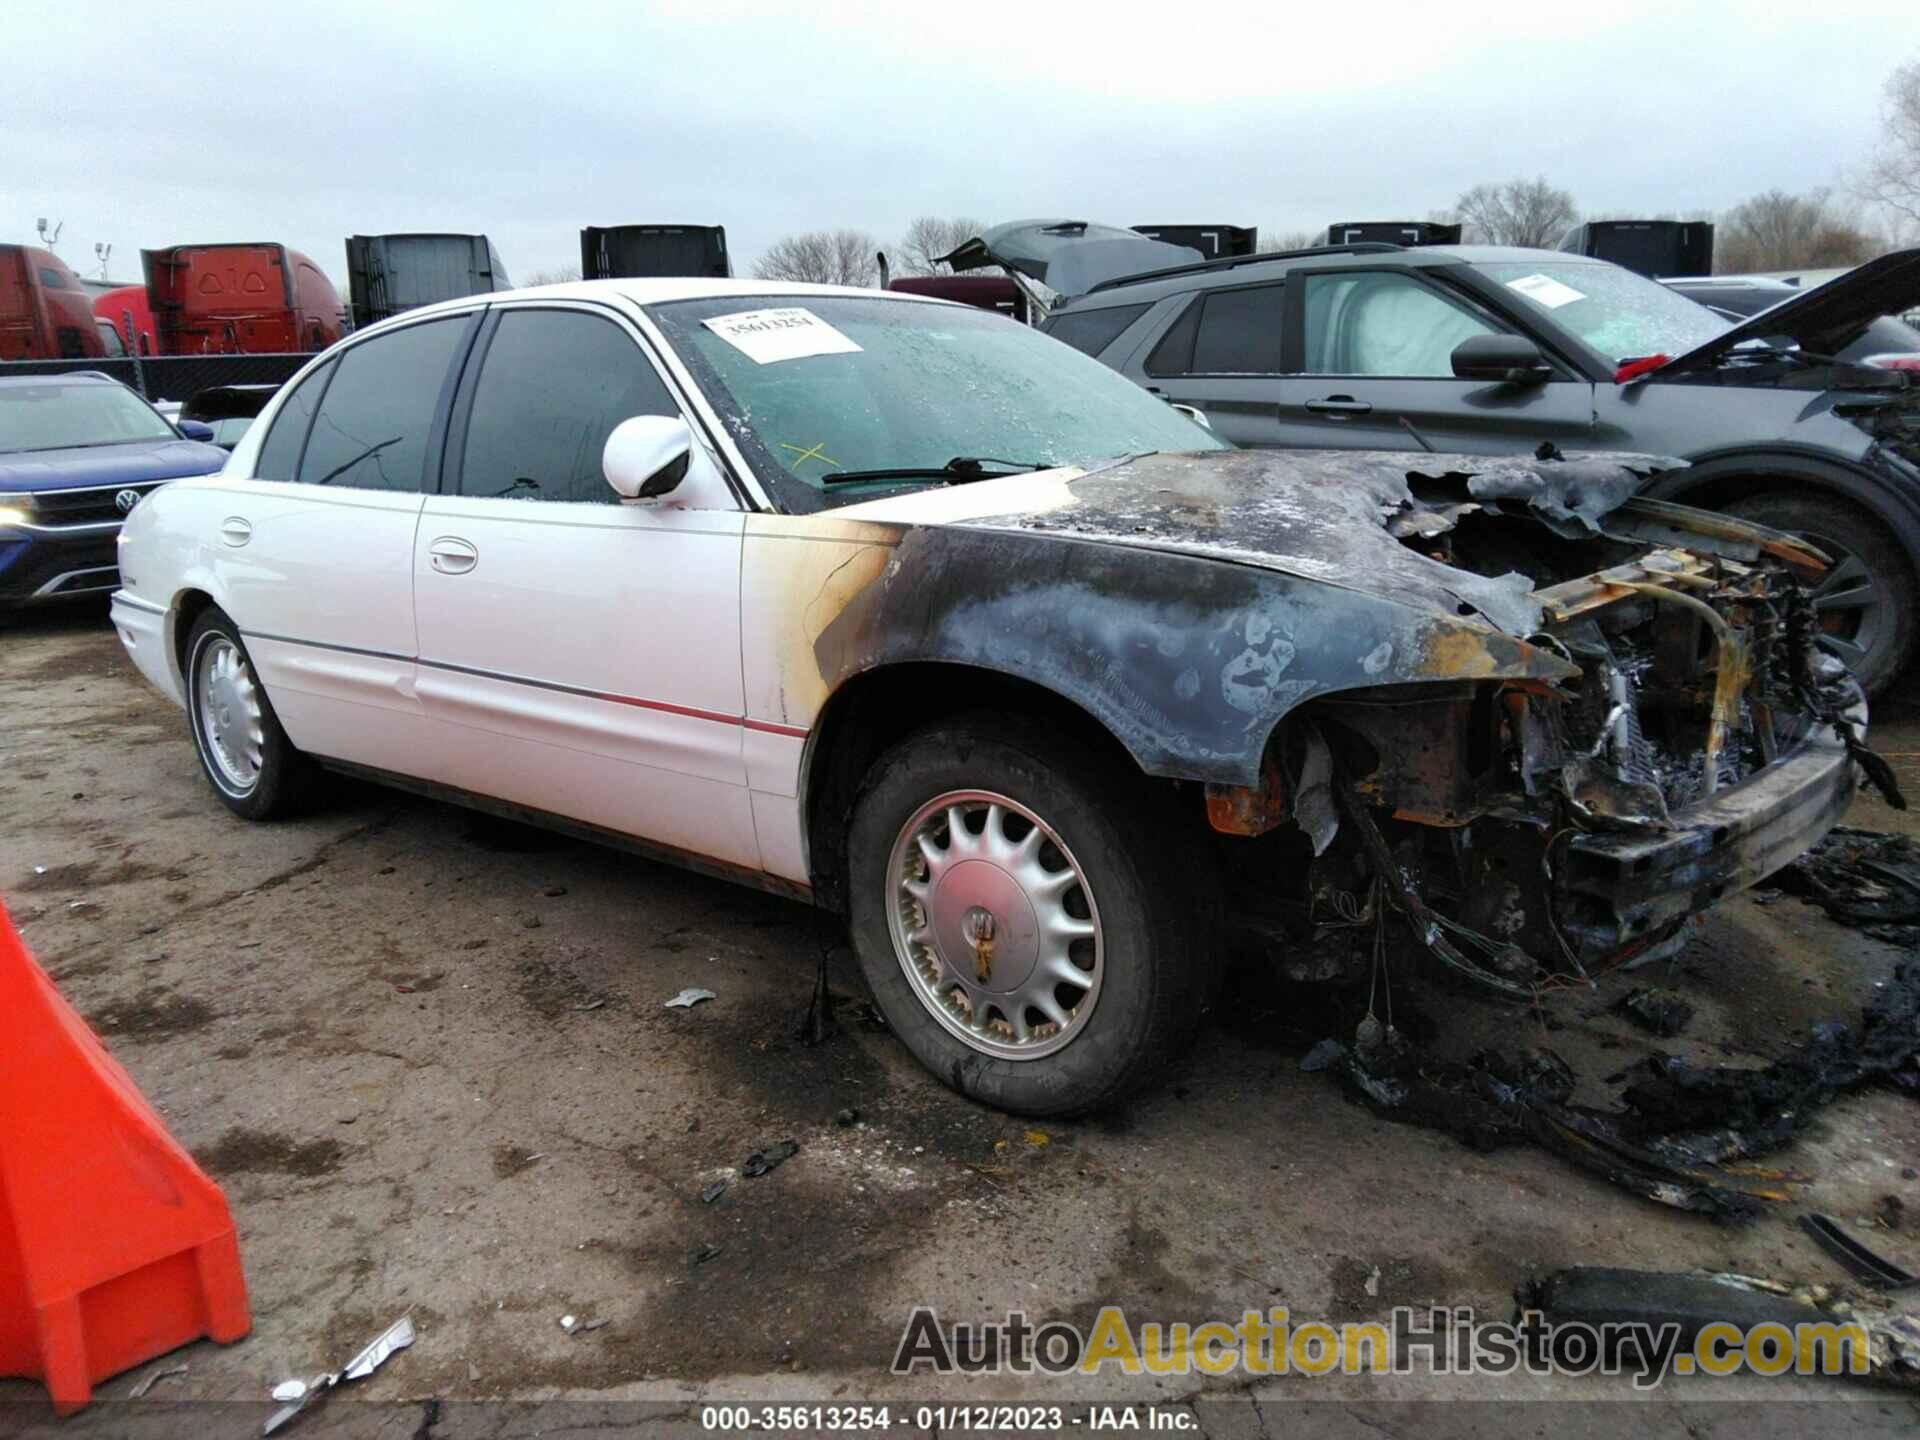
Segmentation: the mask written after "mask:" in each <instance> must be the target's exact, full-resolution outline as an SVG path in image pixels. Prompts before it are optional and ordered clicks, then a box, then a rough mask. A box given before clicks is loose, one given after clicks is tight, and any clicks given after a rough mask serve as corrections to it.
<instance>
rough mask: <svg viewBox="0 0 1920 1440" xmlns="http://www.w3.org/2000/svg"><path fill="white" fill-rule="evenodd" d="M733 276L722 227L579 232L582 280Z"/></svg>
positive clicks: (598, 228) (592, 228) (614, 227)
mask: <svg viewBox="0 0 1920 1440" xmlns="http://www.w3.org/2000/svg"><path fill="white" fill-rule="evenodd" d="M731 274H733V264H732V262H731V261H730V260H729V259H728V258H727V231H726V227H725V226H723V225H606V226H601V225H589V226H587V227H586V228H585V229H584V230H582V231H581V232H580V277H581V278H582V279H583V280H626V279H632V278H634V277H640V276H663V275H699V276H706V277H710V278H713V279H720V280H724V279H725V278H726V277H727V276H729V275H731Z"/></svg>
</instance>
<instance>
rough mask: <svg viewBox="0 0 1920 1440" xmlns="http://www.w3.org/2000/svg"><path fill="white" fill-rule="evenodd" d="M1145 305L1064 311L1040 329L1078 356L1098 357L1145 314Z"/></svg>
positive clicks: (1148, 307) (1146, 308)
mask: <svg viewBox="0 0 1920 1440" xmlns="http://www.w3.org/2000/svg"><path fill="white" fill-rule="evenodd" d="M1151 308H1152V307H1151V306H1148V305H1115V306H1112V307H1111V308H1109V309H1106V310H1066V311H1062V312H1061V313H1060V314H1058V315H1055V316H1054V317H1053V318H1052V319H1051V320H1049V321H1047V323H1046V324H1045V325H1043V326H1042V327H1041V329H1042V330H1043V331H1044V332H1045V333H1046V334H1048V335H1051V336H1053V338H1054V339H1056V340H1060V341H1064V342H1065V343H1066V344H1068V345H1071V346H1073V348H1074V349H1076V350H1078V351H1079V352H1080V353H1081V354H1082V355H1098V354H1099V353H1100V352H1101V351H1102V350H1104V349H1106V348H1107V346H1109V345H1111V344H1112V343H1113V342H1114V341H1115V340H1118V339H1119V338H1120V332H1121V331H1122V330H1125V329H1126V328H1127V327H1128V326H1129V325H1131V324H1133V322H1134V321H1136V320H1138V319H1139V318H1140V317H1141V316H1142V315H1144V314H1146V313H1147V311H1148V310H1149V309H1151Z"/></svg>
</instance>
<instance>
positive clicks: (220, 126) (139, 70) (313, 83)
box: [0, 0, 1920, 290]
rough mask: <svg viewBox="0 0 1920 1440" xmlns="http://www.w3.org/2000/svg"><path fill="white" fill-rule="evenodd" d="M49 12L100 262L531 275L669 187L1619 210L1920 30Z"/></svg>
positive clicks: (1294, 20) (50, 99) (8, 235)
mask: <svg viewBox="0 0 1920 1440" xmlns="http://www.w3.org/2000/svg"><path fill="white" fill-rule="evenodd" d="M1789 11H1790V12H1791V13H1788V12H1789ZM301 14H304V18H299V19H296V18H294V17H295V16H296V15H301ZM955 14H960V15H963V16H964V17H965V18H964V19H962V20H959V21H955V20H953V19H950V18H949V17H951V16H953V15H955ZM476 17H482V18H476ZM802 17H804V18H802ZM1002 17H1005V19H1004V20H1003V19H1002ZM23 21H24V17H23V16H15V17H13V19H12V21H11V22H10V23H9V24H8V25H7V26H6V31H7V34H8V36H9V53H10V54H11V56H12V60H13V63H10V64H8V65H7V66H6V67H5V71H6V83H5V86H4V89H3V90H0V240H17V241H31V240H32V239H33V233H34V221H35V219H36V218H37V217H39V216H47V217H49V218H50V219H58V220H63V221H64V222H65V225H66V229H65V231H64V233H63V234H62V236H61V240H60V244H59V247H58V249H59V253H60V254H61V255H62V256H63V257H64V258H65V259H66V260H67V262H68V263H69V264H70V265H72V266H73V267H74V268H75V269H76V270H81V271H83V272H84V273H87V274H89V275H91V274H93V273H95V272H96V269H97V267H96V265H95V263H94V259H93V247H94V244H95V242H96V241H109V242H111V243H112V245H113V247H114V250H113V258H112V261H111V267H110V268H111V270H112V272H113V274H114V276H115V277H124V278H128V279H135V278H138V276H139V273H140V265H139V257H138V251H139V250H140V249H141V248H142V247H149V248H150V247H158V246H162V245H169V244H179V243H184V242H206V241H220V240H279V241H284V242H285V243H287V244H290V245H292V246H294V247H295V248H296V249H300V250H304V251H305V252H307V254H309V255H311V256H312V257H313V258H314V259H315V260H317V261H318V262H319V263H320V264H321V266H322V267H323V268H325V269H326V270H327V271H328V272H329V273H330V274H332V275H333V276H334V277H335V279H336V280H338V281H344V273H345V261H344V251H343V246H342V240H343V238H344V237H345V236H347V235H349V234H354V233H365V234H375V233H382V232H390V231H407V230H450V231H479V232H484V233H486V234H488V235H490V236H491V237H492V238H493V240H494V243H495V244H496V246H497V247H498V248H499V250H500V253H501V256H502V258H503V260H504V261H505V263H506V266H507V268H508V271H509V272H510V273H511V274H513V275H514V276H516V277H517V276H522V275H527V274H531V273H532V272H534V271H537V270H543V269H549V268H553V267H557V266H561V265H565V264H569V263H577V260H578V253H579V252H578V234H579V229H580V227H581V226H582V225H586V224H621V223H631V222H639V221H667V222H682V223H688V222H691V223H701V224H714V223H718V224H723V225H725V226H726V227H727V236H728V240H729V244H730V246H731V248H732V250H733V253H734V260H735V268H736V270H738V271H740V272H741V273H745V272H746V269H747V266H748V265H749V264H750V262H751V261H752V259H753V257H754V256H756V255H757V254H758V253H759V252H760V251H761V250H762V249H763V248H765V246H766V245H767V244H768V243H770V242H771V241H773V240H774V239H777V238H778V237H779V236H780V235H782V234H785V233H787V232H789V231H793V230H801V229H813V228H831V227H838V226H842V225H847V226H854V227H857V228H860V229H864V230H868V231H871V232H872V233H873V234H874V235H876V236H878V237H879V238H880V239H881V240H883V241H890V240H892V239H894V238H895V237H897V236H898V235H899V233H900V231H901V229H902V228H903V227H904V226H905V225H906V223H907V222H908V221H909V220H910V219H912V218H913V217H914V216H915V215H919V214H923V213H940V214H969V215H974V216H978V217H980V218H982V219H985V220H987V221H989V222H991V221H997V220H1009V219H1017V218H1023V217H1027V216H1036V215H1055V216H1063V217H1074V218H1081V219H1091V220H1102V221H1108V222H1111V223H1115V224H1122V225H1131V224H1140V223H1149V222H1153V223H1169V222H1210V223H1232V224H1248V225H1252V224H1257V225H1260V226H1261V227H1263V229H1274V230H1280V231H1288V230H1307V229H1314V230H1318V229H1321V228H1323V227H1324V226H1326V225H1327V224H1328V223H1329V222H1331V221H1336V220H1364V219H1399V218H1405V217H1415V218H1417V217H1421V216H1424V215H1426V214H1427V213H1428V212H1429V211H1432V210H1435V209H1440V208H1444V207H1446V206H1448V205H1449V204H1451V202H1452V201H1453V200H1454V198H1455V197H1456V196H1457V195H1458V194H1459V193H1460V192H1461V191H1462V190H1464V189H1466V188H1467V187H1468V186H1470V185H1472V184H1474V183H1475V182H1477V181H1481V180H1499V179H1505V178H1509V177H1511V176H1514V175H1529V176H1530V175H1534V174H1545V175H1546V176H1548V177H1549V178H1550V179H1551V180H1553V181H1554V182H1555V183H1557V184H1559V185H1561V186H1563V187H1565V188H1567V189H1569V190H1571V191H1572V192H1573V194H1574V196H1575V198H1576V200H1577V201H1578V202H1579V204H1580V205H1581V207H1582V208H1583V209H1584V210H1587V211H1592V212H1601V213H1609V214H1615V215H1620V214H1632V213H1636V212H1638V213H1649V214H1650V213H1656V212H1664V211H1687V212H1690V211H1695V210H1703V209H1704V210H1718V209H1723V208H1726V207H1728V206H1731V205H1734V204H1737V203H1739V202H1740V201H1741V200H1743V199H1745V198H1746V197H1748V196H1750V195H1752V194H1755V193H1757V192H1759V191H1762V190H1766V189H1770V188H1773V187H1779V188H1783V189H1787V190H1804V189H1808V188H1811V187H1814V186H1822V185H1837V184H1839V183H1841V182H1842V181H1843V180H1844V178H1845V172H1846V171H1847V170H1848V169H1849V168H1850V167H1853V166H1856V165H1857V164H1858V163H1859V161H1860V160H1861V158H1862V157H1863V156H1864V154H1865V153H1866V151H1867V150H1868V148H1869V147H1870V146H1871V144H1872V141H1873V137H1874V135H1875V132H1876V114H1877V110H1878V105H1879V91H1880V85H1881V82H1882V80H1883V79H1884V77H1885V75H1886V72H1887V71H1888V70H1889V69H1890V68H1891V67H1892V66H1893V65H1894V64H1896V63H1898V62H1899V61H1901V60H1904V59H1907V58H1910V57H1912V56H1914V55H1916V54H1920V4H1916V3H1915V0H1897V3H1882V0H1857V3H1851V4H1849V5H1847V6H1846V7H1844V10H1843V11H1842V12H1840V13H1839V14H1836V13H1835V12H1833V11H1832V10H1830V9H1828V8H1827V7H1823V6H1816V5H1810V4H1803V5H1794V6H1791V7H1781V6H1777V5H1768V6H1766V7H1764V8H1762V7H1759V6H1755V7H1753V8H1751V9H1750V10H1747V11H1746V12H1745V13H1741V9H1740V8H1739V7H1735V6H1727V5H1719V4H1692V3H1689V0H1670V3H1657V4H1638V3H1631V0H1610V3H1607V4H1604V5H1586V6H1568V5H1565V4H1548V3H1546V0H1535V3H1531V4H1524V5H1522V4H1507V3H1504V0H1493V3H1481V4H1477V5H1457V4H1456V5H1439V4H1434V3H1425V4H1420V5H1412V6H1406V7H1400V6H1396V5H1391V4H1383V3H1380V0H1372V3H1367V4H1323V5H1318V6H1310V5H1282V4H1278V3H1275V0H1255V3H1248V4H1242V3H1237V0H1213V3H1210V4H1207V5H1197V4H1194V5H1185V6H1182V5H1171V4H1166V3H1164V0H1162V3H1159V4H1155V5H1152V6H1144V5H1142V6H1132V5H1128V4H1123V3H1118V0H1102V3H1073V4H1051V3H1047V0H1036V3H1027V4H1024V5H1016V6H1006V7H998V8H994V7H989V8H988V9H985V10H982V9H978V8H975V9H972V10H962V11H955V9H954V7H951V6H942V5H929V4H909V3H896V4H891V5H878V6H868V5H864V4H862V5H852V4H849V5H840V6H835V5H833V4H831V3H829V0H820V3H816V4H813V5H807V6H794V7H791V8H789V7H787V6H781V5H770V4H763V3H755V0H664V3H648V0H627V3H621V4H607V5H588V4H570V3H567V0H544V3H539V4H531V3H521V4H513V5H502V4H495V3H482V0H468V3H466V4H444V5H442V4H426V3H404V4H402V3H395V0H385V3H366V4H361V3H347V0H342V3H334V4H312V5H300V4H293V3H266V4H255V5H235V4H231V3H214V0H202V3H196V4H185V3H180V0H148V3H144V4H129V3H106V4H96V3H88V0H55V3H53V4H50V5H45V6H39V7H34V9H33V18H32V21H31V23H30V24H27V23H23ZM1014 21H1017V22H1018V24H1019V28H1018V29H1017V30H1016V29H1015V28H1014V27H1013V23H1012V22H1014ZM342 288H343V290H344V284H343V286H342Z"/></svg>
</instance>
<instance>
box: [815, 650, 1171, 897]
mask: <svg viewBox="0 0 1920 1440" xmlns="http://www.w3.org/2000/svg"><path fill="white" fill-rule="evenodd" d="M981 711H985V712H989V713H993V714H998V715H1019V716H1023V717H1025V718H1028V719H1036V720H1040V721H1042V722H1043V723H1045V724H1047V725H1049V726H1052V727H1054V728H1056V729H1058V730H1059V731H1060V732H1062V733H1065V734H1071V735H1073V736H1075V737H1077V738H1079V739H1080V740H1081V741H1082V742H1083V743H1084V744H1086V745H1087V746H1089V747H1091V748H1093V749H1096V750H1098V751H1100V752H1101V753H1102V754H1104V755H1105V756H1107V757H1108V758H1109V759H1110V760H1111V761H1112V762H1113V763H1115V764H1116V765H1125V766H1126V767H1127V768H1128V769H1131V770H1133V771H1134V772H1136V773H1138V772H1139V768H1140V767H1139V765H1138V763H1137V762H1136V761H1135V760H1134V758H1133V757H1132V755H1130V754H1129V753H1128V752H1127V749H1126V747H1125V746H1123V745H1122V744H1121V743H1120V742H1119V741H1118V740H1116V739H1115V738H1114V736H1113V734H1112V732H1111V731H1109V730H1108V729H1107V728H1106V727H1105V726H1104V725H1102V724H1101V723H1100V722H1099V721H1098V720H1096V719H1095V718H1094V717H1093V716H1092V715H1089V714H1088V713H1087V712H1086V711H1085V710H1083V709H1081V708H1080V707H1079V706H1078V705H1076V704H1074V703H1073V702H1072V701H1071V700H1068V699H1066V698H1064V697H1063V696H1061V695H1058V694H1056V693H1055V692H1053V691H1051V690H1048V689H1046V688H1045V687H1044V686H1041V685H1036V684H1034V683H1033V682H1032V681H1030V680H1021V679H1018V678H1017V677H1015V676H1011V675H1004V674H1001V673H1000V672H998V671H994V670H982V669H979V668H977V667H975V666H972V665H956V664H949V663H943V662H937V661H929V662H913V663H906V664H900V665H888V666H884V667H882V668H881V669H878V670H869V671H867V672H866V673H864V674H862V675H857V676H855V677H854V678H853V679H851V680H849V681H848V682H847V683H846V684H844V685H842V686H841V687H840V689H839V690H837V691H836V692H835V693H834V695H833V697H832V698H831V699H830V700H829V701H828V702H827V706H826V709H825V710H824V711H823V712H822V713H821V716H820V720H819V722H818V724H816V725H815V727H814V732H813V739H812V741H811V742H810V744H809V746H808V752H807V762H806V765H805V767H804V769H803V771H802V775H801V789H802V794H803V795H804V796H805V804H806V811H805V823H806V833H807V868H808V870H809V871H810V872H811V878H812V881H813V895H814V899H815V901H816V902H817V903H819V904H821V905H824V906H825V907H827V908H828V909H830V910H839V911H844V910H845V909H846V904H847V845H846V837H847V825H848V821H849V819H850V818H851V815H852V812H853V805H854V801H855V800H856V799H857V798H858V797H859V794H860V787H861V783H862V782H863V781H864V780H865V778H866V775H867V772H868V771H869V770H870V769H871V768H872V767H873V762H874V761H875V760H877V759H879V758H880V756H881V755H883V754H885V753H886V752H887V751H888V750H890V749H892V748H893V746H895V745H896V744H898V743H899V742H900V741H901V740H903V739H905V738H906V737H907V736H908V735H910V734H912V733H913V732H914V731H916V730H922V729H925V728H926V727H927V726H929V725H931V724H934V723H935V722H937V721H940V720H943V719H947V718H950V717H952V716H955V715H961V714H971V713H978V712H981ZM1161 783H1165V784H1172V783H1174V782H1172V781H1166V782H1161Z"/></svg>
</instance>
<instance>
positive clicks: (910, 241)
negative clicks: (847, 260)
mask: <svg viewBox="0 0 1920 1440" xmlns="http://www.w3.org/2000/svg"><path fill="white" fill-rule="evenodd" d="M986 228H987V227H986V226H984V225H982V224H981V223H980V222H979V221H978V220H971V219H968V218H967V217H965V216H960V217H957V218H955V219H952V220H943V219H941V218H940V217H939V216H938V215H922V216H920V217H919V218H918V219H916V220H915V221H914V222H913V223H912V224H911V225H909V226H907V233H906V234H904V235H902V236H901V237H900V243H899V245H898V246H896V247H895V249H894V252H893V253H892V254H891V255H889V256H888V257H887V258H888V260H889V261H890V262H891V263H892V265H893V270H894V273H895V274H896V275H945V274H948V273H949V271H948V267H946V266H945V265H942V264H940V263H939V258H940V257H941V256H942V255H947V254H951V253H952V252H953V251H954V250H955V249H956V248H958V247H959V246H960V245H961V244H962V243H963V242H965V241H968V240H971V239H973V237H974V236H976V235H978V234H979V233H980V232H981V231H982V230H984V229H986Z"/></svg>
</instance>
